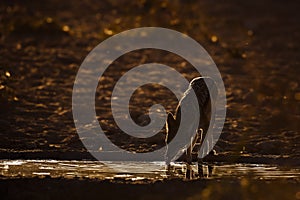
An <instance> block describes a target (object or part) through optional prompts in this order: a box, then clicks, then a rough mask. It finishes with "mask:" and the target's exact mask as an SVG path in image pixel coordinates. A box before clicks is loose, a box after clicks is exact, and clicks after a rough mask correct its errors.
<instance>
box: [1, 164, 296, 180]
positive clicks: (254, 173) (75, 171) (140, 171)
mask: <svg viewBox="0 0 300 200" xmlns="http://www.w3.org/2000/svg"><path fill="white" fill-rule="evenodd" d="M0 175H1V179H8V178H32V177H40V178H44V177H51V178H67V179H68V178H70V179H72V178H84V179H98V180H107V179H109V180H112V181H114V180H115V181H120V180H122V181H157V180H165V179H178V178H180V179H219V178H243V177H249V178H251V179H263V180H271V179H296V180H300V168H289V169H286V168H283V167H279V166H276V165H265V164H222V163H215V164H209V165H208V164H201V165H196V164H194V165H186V164H184V163H172V164H171V166H169V167H166V166H165V164H164V163H163V162H98V161H75V160H73V161H66V160H1V162H0Z"/></svg>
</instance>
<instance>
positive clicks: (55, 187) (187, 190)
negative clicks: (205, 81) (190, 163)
mask: <svg viewBox="0 0 300 200" xmlns="http://www.w3.org/2000/svg"><path fill="white" fill-rule="evenodd" d="M298 185H299V182H294V181H289V180H286V181H280V180H276V181H272V182H268V181H260V180H257V181H253V180H249V179H240V180H239V179H225V180H204V181H192V182H184V181H182V180H170V181H164V182H156V183H150V184H130V183H122V182H120V183H111V182H110V181H101V182H99V181H97V180H76V179H72V180H68V179H50V178H44V179H39V178H34V179H17V180H4V181H1V188H0V193H1V196H2V198H4V199H24V198H25V199H83V198H84V199H86V198H87V199H91V198H101V199H102V198H104V199H166V198H175V199H274V198H276V199H299V196H300V195H299V187H298Z"/></svg>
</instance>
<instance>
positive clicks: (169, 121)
mask: <svg viewBox="0 0 300 200" xmlns="http://www.w3.org/2000/svg"><path fill="white" fill-rule="evenodd" d="M175 123H176V122H175V119H174V115H173V114H172V113H168V118H167V125H168V127H174V126H175Z"/></svg>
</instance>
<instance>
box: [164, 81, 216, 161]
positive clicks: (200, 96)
mask: <svg viewBox="0 0 300 200" xmlns="http://www.w3.org/2000/svg"><path fill="white" fill-rule="evenodd" d="M206 84H208V86H209V87H210V88H211V87H213V86H214V82H213V80H212V79H210V78H206V77H197V78H194V79H193V80H192V81H191V82H190V85H189V88H188V89H187V91H186V92H185V93H184V95H183V97H182V99H181V100H180V102H179V104H178V106H177V108H176V113H175V116H174V115H173V114H172V113H169V114H168V118H167V123H166V128H167V136H166V143H169V142H170V141H171V140H172V139H173V138H174V137H175V136H176V134H177V131H178V128H179V126H180V120H181V106H182V105H183V104H187V105H188V106H192V105H190V104H191V102H189V99H190V98H189V96H190V95H191V90H193V91H194V92H195V94H196V97H197V100H198V106H199V112H200V120H199V122H198V123H199V124H198V129H197V130H195V132H197V134H196V137H195V138H194V139H193V140H192V141H191V144H190V147H189V148H188V149H187V150H186V153H185V154H183V155H181V156H180V157H179V159H178V160H179V161H186V162H192V161H196V160H197V153H198V151H199V150H200V146H201V142H202V138H204V135H205V134H206V132H207V130H208V127H209V123H210V118H211V98H210V93H209V90H208V87H207V85H206ZM195 112H196V110H195ZM192 114H195V113H191V115H192ZM191 119H192V120H193V117H192V118H191ZM195 120H196V119H195ZM191 123H192V122H191ZM195 123H197V122H195Z"/></svg>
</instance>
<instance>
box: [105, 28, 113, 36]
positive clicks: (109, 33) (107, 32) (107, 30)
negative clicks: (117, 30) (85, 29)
mask: <svg viewBox="0 0 300 200" xmlns="http://www.w3.org/2000/svg"><path fill="white" fill-rule="evenodd" d="M103 32H104V34H106V35H112V34H114V32H113V31H112V30H110V29H107V28H105V29H104V30H103Z"/></svg>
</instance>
